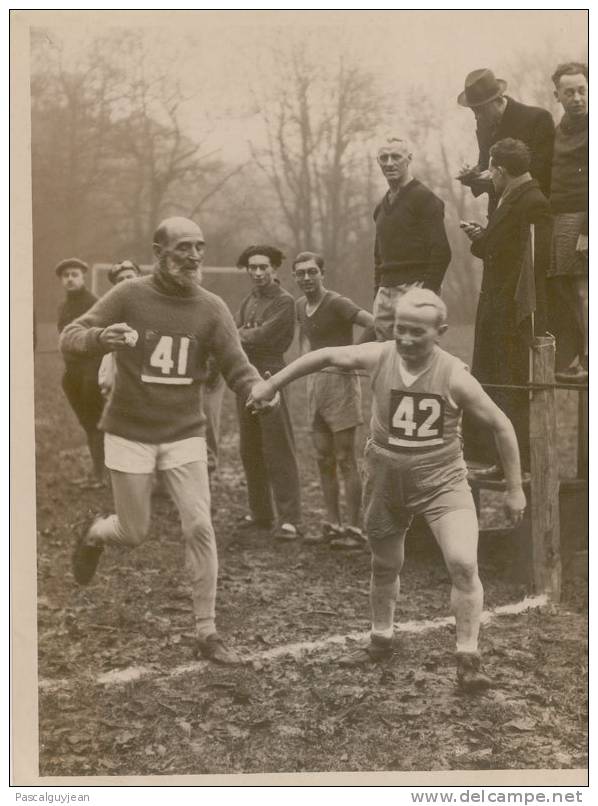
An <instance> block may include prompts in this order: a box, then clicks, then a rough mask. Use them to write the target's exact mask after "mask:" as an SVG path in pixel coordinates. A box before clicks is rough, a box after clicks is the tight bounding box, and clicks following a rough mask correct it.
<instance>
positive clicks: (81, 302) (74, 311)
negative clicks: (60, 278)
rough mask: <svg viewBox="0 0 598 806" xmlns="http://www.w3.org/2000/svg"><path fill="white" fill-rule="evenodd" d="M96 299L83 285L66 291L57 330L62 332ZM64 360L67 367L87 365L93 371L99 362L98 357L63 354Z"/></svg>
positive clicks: (73, 367) (59, 310)
mask: <svg viewBox="0 0 598 806" xmlns="http://www.w3.org/2000/svg"><path fill="white" fill-rule="evenodd" d="M97 299H98V298H97V297H96V296H95V295H94V294H92V293H91V291H88V290H87V288H85V287H83V288H78V289H77V290H76V291H67V294H66V299H65V300H64V302H63V303H62V305H61V306H60V308H59V309H58V322H57V327H58V332H59V333H62V331H63V330H64V328H65V327H66V326H67V325H70V323H71V322H72V321H73V320H74V319H77V317H79V316H81V315H82V314H84V313H85V311H88V310H89V309H90V308H91V307H92V305H93V304H94V303H95V302H97ZM64 362H65V364H66V365H67V367H68V368H69V369H75V368H80V367H84V366H85V367H87V366H89V367H91V371H93V367H94V366H97V365H98V364H99V359H95V358H94V359H93V360H91V361H90V359H89V356H81V355H65V356H64Z"/></svg>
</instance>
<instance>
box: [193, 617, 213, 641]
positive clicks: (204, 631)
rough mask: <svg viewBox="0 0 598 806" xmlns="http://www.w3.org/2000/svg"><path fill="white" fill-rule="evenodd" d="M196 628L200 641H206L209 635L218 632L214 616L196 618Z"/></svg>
mask: <svg viewBox="0 0 598 806" xmlns="http://www.w3.org/2000/svg"><path fill="white" fill-rule="evenodd" d="M195 630H196V634H197V637H198V638H199V640H200V641H205V640H206V638H207V637H208V635H212V634H213V633H215V632H216V622H215V621H214V619H213V618H198V619H195Z"/></svg>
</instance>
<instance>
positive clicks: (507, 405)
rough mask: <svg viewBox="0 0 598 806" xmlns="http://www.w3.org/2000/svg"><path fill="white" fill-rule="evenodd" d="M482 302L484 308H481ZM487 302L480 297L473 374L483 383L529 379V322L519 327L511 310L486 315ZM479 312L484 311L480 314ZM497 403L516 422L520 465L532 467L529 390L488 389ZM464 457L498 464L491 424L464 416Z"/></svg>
mask: <svg viewBox="0 0 598 806" xmlns="http://www.w3.org/2000/svg"><path fill="white" fill-rule="evenodd" d="M482 305H483V306H484V307H482ZM488 305H491V302H490V301H489V302H486V301H485V300H482V297H480V307H479V308H478V321H477V323H476V334H475V345H474V353H473V361H472V367H471V374H472V375H473V376H474V378H476V379H477V380H478V381H479V382H480V383H481V384H482V386H484V384H505V385H506V384H514V385H517V386H523V385H525V384H527V383H528V382H529V332H528V329H526V328H527V327H528V324H529V323H524V324H523V325H521V326H520V327H519V328H517V326H516V324H515V321H514V316H513V315H512V313H510V312H509V313H506V312H504V315H503V316H501V315H500V313H499V315H486V313H487V306H488ZM480 314H483V315H484V316H483V318H482V316H480ZM486 392H487V393H488V395H489V396H490V397H491V398H492V400H494V402H495V403H496V405H497V406H498V407H499V408H500V409H502V410H503V411H504V413H505V414H506V415H507V417H508V418H509V420H510V421H511V422H512V423H513V428H514V429H515V434H516V435H517V442H518V443H519V452H520V455H521V466H522V468H523V469H524V470H529V463H530V456H529V392H528V391H526V390H525V389H492V388H488V389H486ZM463 440H464V452H465V456H466V458H467V459H469V460H474V461H477V462H483V463H485V464H496V463H499V460H498V455H497V451H496V446H495V444H494V437H493V435H492V432H491V431H490V429H489V428H488V427H485V426H481V425H479V424H478V423H477V421H475V420H474V419H473V418H472V417H469V416H467V415H464V417H463Z"/></svg>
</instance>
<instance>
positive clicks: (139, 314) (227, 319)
mask: <svg viewBox="0 0 598 806" xmlns="http://www.w3.org/2000/svg"><path fill="white" fill-rule="evenodd" d="M204 247H205V243H204V238H203V235H202V232H201V230H200V228H199V227H198V226H197V224H195V223H194V222H193V221H190V220H189V219H186V218H179V217H176V218H168V219H166V220H165V221H163V222H162V223H161V224H160V226H159V227H158V229H157V230H156V232H155V235H154V243H153V249H154V254H155V256H156V265H155V268H154V271H153V273H152V274H151V275H149V276H147V277H142V278H140V279H136V280H128V281H127V282H126V283H120V284H119V285H116V286H115V287H114V288H113V289H112V290H111V291H109V292H108V293H107V294H106V295H105V296H104V297H102V299H100V300H99V301H98V302H97V303H96V304H95V305H94V306H93V308H92V309H91V310H90V311H88V312H87V313H86V314H84V315H83V316H81V317H80V318H79V319H77V320H75V321H74V322H73V323H72V324H70V325H69V326H68V327H66V328H65V330H64V331H63V333H62V338H61V348H62V350H63V352H64V353H65V354H67V355H86V354H91V355H96V356H101V355H102V354H103V353H105V352H110V351H115V353H116V364H117V370H116V373H115V385H114V389H113V391H112V394H111V396H110V399H109V401H108V405H107V407H106V411H105V412H104V415H103V418H102V428H103V429H104V431H105V453H106V465H107V467H108V468H109V469H110V476H111V480H112V491H113V495H114V503H115V507H116V514H115V515H109V516H108V517H98V518H96V519H95V520H94V521H93V523H92V524H91V526H90V527H89V528H88V529H86V530H85V531H84V532H83V533H82V534H81V535H80V536H79V539H78V541H77V543H76V546H75V550H74V553H73V574H74V577H75V579H76V581H77V582H78V583H79V584H81V585H86V584H88V583H89V582H90V581H91V580H92V578H93V576H94V574H95V571H96V568H97V565H98V561H99V559H100V555H101V554H102V551H103V550H104V546H105V545H107V544H115V545H119V546H121V547H132V546H138V545H140V544H141V543H142V542H143V541H144V540H145V539H146V537H147V534H148V530H149V526H150V514H151V512H150V508H151V490H152V481H153V475H154V471H155V470H160V471H162V474H163V477H164V481H165V484H166V486H167V488H168V491H169V493H170V495H171V497H172V499H173V500H174V502H175V504H176V506H177V509H178V511H179V515H180V518H181V526H182V532H183V538H184V540H185V561H186V567H187V570H188V572H189V575H190V581H191V597H192V601H193V611H194V616H195V625H196V634H197V643H196V653H197V654H198V655H202V656H203V657H205V658H208V659H210V660H213V661H216V662H219V663H226V664H232V663H237V662H238V661H239V658H238V657H237V655H236V653H235V652H234V651H233V650H231V649H230V648H229V647H227V646H226V645H225V643H224V642H223V640H222V638H221V637H220V636H219V635H218V633H217V632H216V625H215V608H216V580H217V572H218V560H217V552H216V540H215V536H214V529H213V527H212V522H211V517H210V487H209V482H208V466H207V456H206V442H205V438H204V428H205V417H204V415H203V411H202V406H201V385H202V383H203V382H204V381H205V378H206V374H207V361H208V358H209V356H210V355H213V356H214V357H215V359H216V361H217V364H218V367H219V369H220V371H221V372H222V374H223V376H224V378H225V380H226V382H227V383H228V385H229V386H230V388H231V389H232V390H233V391H234V392H235V393H236V394H237V395H239V396H240V397H243V396H247V394H248V392H249V390H250V388H251V386H252V384H254V383H256V382H257V381H259V380H260V376H259V373H258V372H257V370H255V369H254V367H252V366H251V365H250V363H249V362H248V360H247V358H246V356H245V354H244V352H243V350H242V348H241V344H240V342H239V337H238V335H237V330H236V327H235V323H234V321H233V318H232V316H231V314H230V312H229V310H228V308H227V307H226V305H225V304H224V302H223V301H222V300H221V299H220V297H218V296H216V295H215V294H212V293H210V292H209V291H206V290H205V289H204V288H202V287H201V285H200V279H201V274H200V267H201V263H202V261H203V255H204Z"/></svg>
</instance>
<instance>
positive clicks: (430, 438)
mask: <svg viewBox="0 0 598 806" xmlns="http://www.w3.org/2000/svg"><path fill="white" fill-rule="evenodd" d="M388 431H389V433H388V444H389V445H390V446H396V447H400V448H427V447H428V446H431V445H442V444H443V441H444V440H443V432H444V399H443V398H442V396H441V395H434V394H430V393H429V392H404V391H400V390H398V389H392V390H391V392H390V423H389V429H388Z"/></svg>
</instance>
